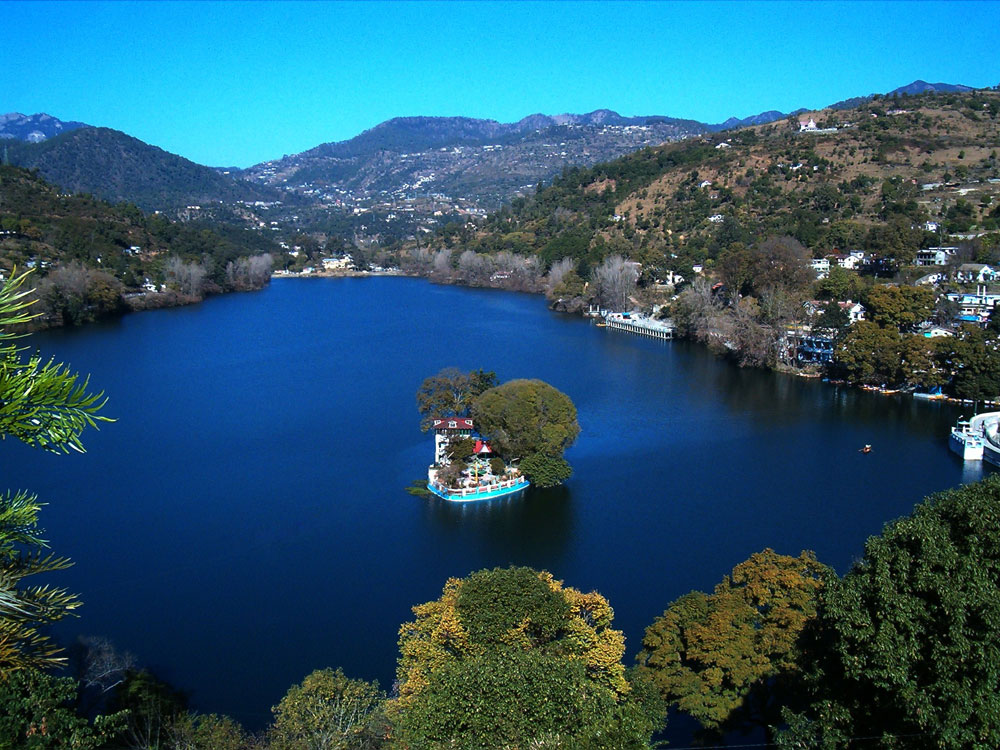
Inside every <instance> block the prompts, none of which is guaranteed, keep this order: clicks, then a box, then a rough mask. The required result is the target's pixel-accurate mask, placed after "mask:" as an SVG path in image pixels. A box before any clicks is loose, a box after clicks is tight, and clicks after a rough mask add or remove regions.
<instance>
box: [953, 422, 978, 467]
mask: <svg viewBox="0 0 1000 750" xmlns="http://www.w3.org/2000/svg"><path fill="white" fill-rule="evenodd" d="M980 429H981V428H980ZM985 442H986V440H985V437H984V436H983V433H982V432H976V431H975V429H974V428H973V426H972V425H971V421H970V420H959V422H958V424H957V425H956V426H954V427H952V428H951V437H950V438H949V439H948V445H949V446H950V447H951V449H952V450H953V451H954V452H955V453H957V454H958V455H960V456H961V457H962V459H963V460H965V461H982V460H983V446H984V445H985Z"/></svg>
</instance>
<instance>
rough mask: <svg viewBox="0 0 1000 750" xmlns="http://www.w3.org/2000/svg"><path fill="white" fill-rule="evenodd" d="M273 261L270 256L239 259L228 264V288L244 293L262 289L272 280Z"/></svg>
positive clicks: (266, 254)
mask: <svg viewBox="0 0 1000 750" xmlns="http://www.w3.org/2000/svg"><path fill="white" fill-rule="evenodd" d="M272 264H273V259H272V258H271V256H270V254H268V253H265V254H263V255H254V256H251V257H249V258H238V259H237V260H235V261H229V263H227V264H226V286H228V287H229V288H230V289H236V290H239V291H244V290H247V289H260V288H261V287H262V286H264V285H265V284H266V283H267V282H268V280H269V279H270V278H271V266H272Z"/></svg>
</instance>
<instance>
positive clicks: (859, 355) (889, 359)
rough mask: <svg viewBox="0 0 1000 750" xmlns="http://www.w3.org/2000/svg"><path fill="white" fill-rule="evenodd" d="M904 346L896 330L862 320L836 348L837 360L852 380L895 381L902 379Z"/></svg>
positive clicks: (862, 382) (835, 355) (861, 381)
mask: <svg viewBox="0 0 1000 750" xmlns="http://www.w3.org/2000/svg"><path fill="white" fill-rule="evenodd" d="M901 346H902V339H901V338H900V335H899V332H898V331H896V330H895V329H892V328H882V327H881V326H879V325H878V324H876V323H872V322H871V321H869V320H859V321H858V322H857V323H855V324H854V325H853V326H851V327H850V329H849V330H848V331H847V334H846V335H845V336H844V338H843V340H842V341H841V342H840V343H839V344H838V345H837V346H836V348H835V349H834V352H833V361H834V364H835V365H836V366H837V367H838V368H840V369H841V370H842V371H843V373H844V375H845V377H846V378H847V379H848V380H849V381H850V382H851V383H857V384H865V385H885V384H894V383H897V382H898V381H899V378H900V373H899V366H900V362H901V355H900V347H901Z"/></svg>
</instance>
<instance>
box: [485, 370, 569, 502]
mask: <svg viewBox="0 0 1000 750" xmlns="http://www.w3.org/2000/svg"><path fill="white" fill-rule="evenodd" d="M472 417H473V420H474V421H475V424H476V428H477V429H478V430H479V431H480V432H481V433H482V434H483V435H485V436H487V437H488V438H489V440H490V444H491V445H492V446H493V448H494V450H496V451H497V452H499V453H500V455H501V456H503V457H504V458H505V459H507V460H508V461H510V460H516V459H520V460H521V469H522V471H524V472H525V474H527V476H528V477H529V479H531V480H532V481H533V482H535V483H536V484H537V485H538V486H541V487H549V486H554V485H553V483H554V484H559V483H560V482H561V481H563V480H564V479H565V478H567V477H568V476H569V474H568V473H567V470H568V469H569V465H568V464H566V463H565V461H563V457H562V456H563V452H564V451H565V450H566V448H568V447H569V446H570V445H572V444H573V441H574V440H576V437H577V435H579V434H580V425H579V424H578V423H577V421H576V407H575V406H574V405H573V402H572V401H571V400H570V398H569V396H567V395H566V394H564V393H562V392H561V391H558V390H556V389H555V388H553V387H552V386H551V385H549V384H548V383H545V382H543V381H541V380H511V381H509V382H507V383H504V384H503V385H501V386H497V387H496V388H491V389H490V390H488V391H485V392H484V393H483V394H481V395H480V396H479V397H478V398H477V399H476V400H475V402H474V403H473V406H472ZM560 462H561V463H560ZM529 470H531V471H535V472H537V473H536V474H535V475H534V476H533V475H532V474H531V473H529Z"/></svg>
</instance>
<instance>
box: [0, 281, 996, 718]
mask: <svg viewBox="0 0 1000 750" xmlns="http://www.w3.org/2000/svg"><path fill="white" fill-rule="evenodd" d="M28 343H29V344H30V345H31V346H32V347H39V348H41V349H42V351H43V352H44V353H46V354H52V355H54V356H55V357H56V358H57V359H59V360H63V361H66V362H69V363H71V364H72V367H73V368H74V369H75V370H78V371H81V372H86V373H90V374H91V383H92V385H93V386H94V387H95V388H97V389H103V390H104V391H106V392H107V394H108V395H109V397H110V400H109V402H108V405H107V407H106V410H105V413H106V414H107V415H108V416H113V417H115V418H116V419H117V421H116V422H115V423H114V424H109V425H105V426H102V428H101V430H100V431H99V432H94V431H91V432H90V433H88V434H86V435H85V444H86V446H87V448H88V452H87V453H86V454H84V455H69V456H52V455H48V454H43V453H41V452H38V451H32V450H31V449H28V448H26V447H24V446H22V445H20V444H17V443H13V442H11V441H9V440H8V441H5V442H4V443H0V467H2V471H3V476H4V478H3V484H4V486H5V487H11V488H30V489H31V490H32V491H35V492H37V493H38V494H39V496H40V498H41V499H42V500H43V501H45V502H47V503H48V506H47V507H46V508H44V510H43V513H42V522H43V525H44V526H45V528H46V530H47V537H48V539H49V540H50V541H51V545H52V549H53V551H55V552H57V553H59V554H62V555H68V556H70V557H72V558H73V559H74V561H75V562H76V565H75V567H74V568H72V569H71V570H69V571H66V572H64V573H60V574H58V575H52V576H50V577H49V581H50V582H52V583H58V584H59V585H63V586H66V587H67V588H69V589H70V590H72V591H76V592H79V593H80V594H81V595H82V598H83V600H84V602H85V605H84V607H83V608H82V609H81V610H80V612H81V616H80V617H79V618H76V619H73V620H72V621H70V622H68V623H67V624H65V625H62V626H60V629H59V633H60V635H62V636H63V637H64V638H67V639H69V638H72V637H74V636H75V635H77V634H86V635H103V636H107V637H109V638H110V639H111V640H112V641H113V642H114V643H115V644H116V645H117V646H118V647H119V648H121V649H127V650H129V651H132V652H134V653H135V654H136V656H137V657H138V659H139V661H140V662H141V663H143V664H146V665H150V666H152V667H154V668H155V669H156V670H157V671H158V672H159V673H160V674H162V675H163V676H164V677H166V678H167V679H169V680H170V681H172V682H173V683H174V684H176V685H177V686H179V687H181V688H184V689H186V690H189V691H190V692H191V694H192V701H193V704H194V706H195V707H197V708H199V709H201V710H203V711H215V712H222V713H228V714H231V715H233V716H235V717H237V718H240V719H241V720H243V721H245V722H246V723H247V724H249V725H250V726H253V727H260V726H263V725H264V724H266V723H267V721H268V719H269V717H270V707H271V706H272V705H274V704H276V703H277V702H278V701H279V700H280V699H281V697H282V696H283V695H284V693H285V691H286V690H287V689H288V687H289V686H290V685H291V684H292V683H294V682H296V681H299V680H301V679H302V677H303V676H304V675H305V674H307V673H308V672H310V671H311V670H313V669H316V668H320V667H326V666H334V667H335V666H341V667H343V668H344V670H345V671H346V672H347V673H348V674H349V675H350V676H353V677H363V678H366V679H374V678H377V679H378V680H379V681H380V682H381V684H382V686H383V687H384V688H387V689H388V688H390V687H391V684H392V680H393V676H394V666H395V659H396V654H397V648H396V638H397V630H398V628H399V625H400V624H401V623H402V622H404V621H406V620H407V619H409V617H410V615H411V613H410V607H411V606H413V605H415V604H418V603H420V602H423V601H427V600H429V599H432V598H435V597H437V596H438V595H439V594H440V591H441V588H442V586H443V584H444V582H445V580H446V579H447V578H448V577H449V576H461V575H465V574H467V573H469V572H470V571H473V570H477V569H480V568H483V567H492V566H496V565H501V566H505V565H508V564H518V565H530V566H534V567H537V568H545V569H548V570H550V571H552V572H553V573H554V574H555V575H556V576H557V577H558V578H560V579H563V580H564V581H565V582H566V583H567V584H568V585H571V586H574V587H577V588H580V589H584V590H592V589H596V590H598V591H600V592H601V593H602V594H604V595H605V596H607V597H608V599H609V600H610V602H611V604H612V606H613V607H614V608H615V612H616V623H617V625H618V626H619V627H621V628H622V629H624V631H625V634H626V637H627V642H626V646H627V657H626V658H627V660H628V662H629V663H631V661H632V659H633V657H634V654H635V652H636V651H637V650H638V648H639V647H640V640H641V637H642V631H643V628H644V627H645V626H646V625H648V624H649V623H650V622H651V621H652V620H653V618H654V617H655V616H656V615H658V614H660V613H661V612H662V611H663V610H664V609H665V607H666V606H667V605H668V604H669V603H670V602H671V601H672V600H673V599H675V598H676V597H678V596H680V595H681V594H684V593H686V592H687V591H689V590H691V589H710V588H711V587H712V586H714V585H715V583H717V582H718V581H719V580H720V579H721V578H722V576H723V575H725V574H726V573H728V572H729V570H730V569H731V568H732V567H733V566H734V565H735V564H737V563H739V562H741V561H742V560H744V559H746V558H747V557H748V556H749V555H750V554H752V553H753V552H756V551H759V550H761V549H763V548H764V547H773V548H775V549H776V550H778V551H779V552H783V553H788V554H797V553H798V552H799V551H800V550H802V549H812V550H815V551H816V553H817V555H818V557H819V559H820V560H822V561H824V562H827V563H828V564H831V565H833V566H834V567H836V568H837V569H838V570H839V571H841V572H843V571H845V570H846V569H847V568H848V567H849V565H850V564H851V563H852V561H853V560H855V559H856V558H857V557H859V556H860V554H861V553H862V549H863V544H864V541H865V539H866V538H867V537H868V536H869V535H871V534H875V533H878V532H879V531H880V529H881V527H882V525H883V524H884V523H885V522H886V521H888V520H890V519H892V518H895V517H898V516H900V515H904V514H906V513H908V512H909V511H910V509H911V508H912V506H913V504H914V503H915V502H917V501H919V500H920V499H921V498H923V497H924V496H925V495H927V494H929V493H932V492H934V491H937V490H941V489H945V488H948V487H952V486H955V485H958V484H959V483H961V482H965V481H972V480H975V479H978V478H979V476H980V470H979V469H978V468H975V469H974V468H971V467H965V466H963V464H962V462H961V461H960V460H958V459H957V457H955V456H953V455H952V454H950V453H949V451H948V447H947V440H946V436H947V433H948V428H949V426H950V425H951V424H953V423H954V420H955V419H956V418H957V416H958V415H959V413H960V412H959V410H957V409H956V408H955V407H951V406H947V405H939V404H927V403H920V402H913V401H912V400H910V399H908V398H897V397H883V396H878V395H874V394H867V393H862V392H857V391H851V390H847V389H843V388H836V387H833V386H830V385H826V384H823V383H820V382H817V381H806V380H801V379H796V378H791V377H787V376H780V375H775V374H770V373H762V372H755V371H746V370H740V369H738V368H736V367H734V366H732V365H730V364H728V363H726V362H723V361H720V360H718V359H715V358H714V357H712V356H711V355H710V354H708V353H707V352H706V351H704V350H703V349H702V348H700V347H697V346H692V345H688V344H685V343H684V342H661V341H655V340H650V339H643V338H635V337H632V336H630V335H629V334H625V333H620V332H616V331H609V330H606V329H600V328H596V327H594V326H592V325H591V324H590V323H588V322H587V321H584V320H582V319H579V318H574V317H569V316H561V315H557V314H554V313H550V312H549V311H547V310H546V308H545V302H544V300H543V299H542V298H540V297H536V296H529V295H519V294H511V293H504V292H495V291H487V290H470V289H462V288H457V287H444V286H434V285H431V284H428V283H426V282H423V281H420V280H413V279H401V278H377V279H316V280H281V281H276V282H275V283H273V284H272V285H271V286H270V287H269V288H268V289H265V290H264V291H262V292H258V293H253V294H245V295H230V296H225V297H219V298H214V299H211V300H208V301H207V302H205V303H203V304H201V305H198V306H194V307H187V308H178V309H173V310H164V311H156V312H147V313H141V314H136V315H130V316H128V317H126V318H123V319H122V320H120V321H116V322H114V323H110V324H104V325H98V326H92V327H89V328H85V329H82V330H76V331H53V332H46V333H44V334H38V335H35V336H32V337H31V338H30V339H29V340H28ZM450 365H454V366H457V367H460V368H463V369H473V368H478V367H483V368H485V369H487V370H491V369H492V370H496V372H497V373H498V375H499V377H500V379H501V380H509V379H511V378H519V377H537V378H541V379H543V380H546V381H548V382H550V383H552V384H553V385H555V386H556V387H557V388H559V389H560V390H562V391H564V392H565V393H567V394H568V395H569V396H570V397H571V398H572V399H573V401H574V402H575V403H576V405H577V408H578V410H579V421H580V424H581V426H582V433H581V435H580V438H579V440H578V441H577V444H576V445H575V446H574V447H573V448H572V449H571V450H570V451H569V453H568V454H567V458H568V459H569V461H570V463H571V464H572V465H573V467H574V475H573V477H572V479H571V480H570V481H569V482H568V483H567V484H566V486H564V487H561V488H558V489H556V490H552V491H547V492H541V491H534V490H532V491H529V492H528V494H527V495H526V496H525V497H523V498H520V499H506V500H501V501H490V502H487V503H484V504H474V505H454V504H449V503H447V502H445V501H442V500H438V499H436V498H434V499H422V498H416V497H412V496H410V495H408V494H407V493H405V492H404V491H403V487H404V486H405V485H407V484H409V483H410V481H412V480H413V479H416V478H418V477H421V476H423V475H425V472H426V465H427V463H428V461H429V460H430V456H431V452H432V439H431V438H430V436H429V435H428V434H424V433H421V432H420V431H419V429H418V415H417V413H416V408H415V399H414V393H415V391H416V389H417V386H418V385H419V384H420V381H421V380H422V379H423V378H424V377H425V376H427V375H429V374H432V373H434V372H437V371H438V370H440V369H441V368H442V367H445V366H450ZM865 443H870V444H872V445H873V446H874V450H873V452H872V453H871V454H869V455H863V454H861V453H859V452H858V449H859V448H860V447H861V446H862V445H864V444H865Z"/></svg>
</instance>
